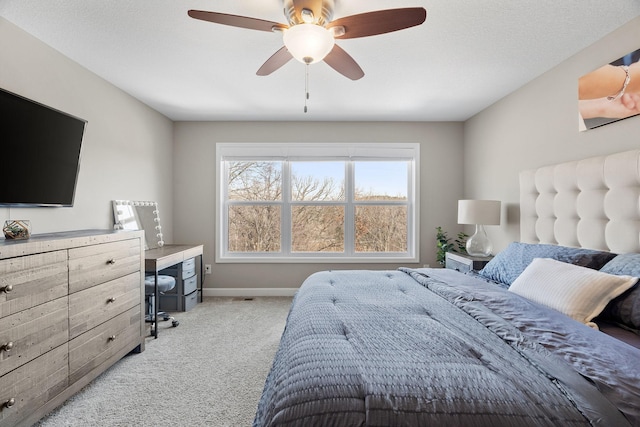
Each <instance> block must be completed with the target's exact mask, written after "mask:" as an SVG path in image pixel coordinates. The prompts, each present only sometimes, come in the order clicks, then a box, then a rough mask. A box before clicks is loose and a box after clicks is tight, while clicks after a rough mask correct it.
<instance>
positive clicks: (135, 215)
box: [113, 200, 164, 249]
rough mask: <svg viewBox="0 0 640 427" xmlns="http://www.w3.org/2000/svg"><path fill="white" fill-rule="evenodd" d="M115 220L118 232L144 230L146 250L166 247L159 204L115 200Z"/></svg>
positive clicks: (115, 227)
mask: <svg viewBox="0 0 640 427" xmlns="http://www.w3.org/2000/svg"><path fill="white" fill-rule="evenodd" d="M113 218H114V226H113V228H114V229H116V230H144V236H145V240H146V242H145V249H154V248H159V247H161V246H164V241H163V240H162V226H161V225H160V213H159V211H158V203H157V202H144V201H131V200H114V201H113Z"/></svg>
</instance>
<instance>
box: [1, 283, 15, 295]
mask: <svg viewBox="0 0 640 427" xmlns="http://www.w3.org/2000/svg"><path fill="white" fill-rule="evenodd" d="M12 290H13V285H7V286H3V287H1V288H0V292H4V293H5V294H8V293H9V292H11V291H12Z"/></svg>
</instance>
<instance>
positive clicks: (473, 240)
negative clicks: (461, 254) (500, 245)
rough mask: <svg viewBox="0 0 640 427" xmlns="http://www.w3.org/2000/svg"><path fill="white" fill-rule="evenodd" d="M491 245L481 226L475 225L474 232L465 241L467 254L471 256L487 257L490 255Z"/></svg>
mask: <svg viewBox="0 0 640 427" xmlns="http://www.w3.org/2000/svg"><path fill="white" fill-rule="evenodd" d="M492 250H493V245H492V244H491V240H489V237H488V236H487V233H486V231H484V227H483V226H482V225H481V224H477V225H476V232H475V233H474V235H473V236H471V237H469V238H468V239H467V253H468V254H469V255H471V256H482V257H487V256H489V255H491V251H492Z"/></svg>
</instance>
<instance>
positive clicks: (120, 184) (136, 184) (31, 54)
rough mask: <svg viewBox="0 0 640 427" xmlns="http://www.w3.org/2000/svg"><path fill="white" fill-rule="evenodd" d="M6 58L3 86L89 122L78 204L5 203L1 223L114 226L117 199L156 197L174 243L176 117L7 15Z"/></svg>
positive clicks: (1, 49)
mask: <svg viewBox="0 0 640 427" xmlns="http://www.w3.org/2000/svg"><path fill="white" fill-rule="evenodd" d="M0 58H1V61H0V64H1V65H0V87H2V88H3V89H6V90H9V91H11V92H14V93H17V94H19V95H22V96H24V97H26V98H30V99H33V100H35V101H38V102H40V103H42V104H45V105H48V106H51V107H53V108H56V109H58V110H61V111H64V112H66V113H69V114H72V115H75V116H78V117H81V118H83V119H85V120H87V121H88V125H87V127H86V130H85V135H84V140H83V147H82V159H81V165H80V174H79V177H78V186H77V190H76V198H75V203H74V206H73V207H72V208H22V209H18V208H11V209H9V208H0V223H4V220H6V219H9V218H11V219H29V220H31V224H32V228H33V230H32V231H33V233H48V232H56V231H67V230H74V229H86V228H101V229H105V228H112V227H113V214H112V208H111V200H112V199H131V200H157V201H158V203H159V205H160V210H161V214H162V220H163V223H164V224H165V225H164V227H163V228H164V230H163V231H165V233H166V236H165V237H166V240H167V241H168V242H171V238H172V232H171V225H172V222H173V219H172V204H173V199H172V185H173V173H172V160H171V155H172V150H173V124H172V122H171V121H170V120H169V119H167V118H166V117H164V116H163V115H161V114H159V113H158V112H156V111H154V110H152V109H150V108H149V107H147V106H145V105H144V104H142V103H141V102H139V101H137V100H136V99H134V98H133V97H131V96H129V95H127V94H126V93H124V92H123V91H121V90H120V89H117V88H116V87H114V86H113V85H111V84H110V83H108V82H106V81H105V80H103V79H101V78H99V77H98V76H96V75H95V74H93V73H91V72H90V71H88V70H87V69H85V68H82V67H81V66H79V65H78V64H77V63H75V62H73V61H72V60H70V59H69V58H67V57H65V56H64V55H62V54H60V53H59V52H58V51H56V50H54V49H52V48H51V47H49V46H47V45H45V44H44V43H42V42H41V41H39V40H38V39H36V38H35V37H33V36H31V35H30V34H28V33H26V32H24V31H23V30H21V29H19V28H18V27H16V26H15V25H13V24H12V23H10V22H8V21H6V20H5V19H3V18H0ZM16 150H19V147H16ZM7 184H10V185H19V184H20V183H3V185H7Z"/></svg>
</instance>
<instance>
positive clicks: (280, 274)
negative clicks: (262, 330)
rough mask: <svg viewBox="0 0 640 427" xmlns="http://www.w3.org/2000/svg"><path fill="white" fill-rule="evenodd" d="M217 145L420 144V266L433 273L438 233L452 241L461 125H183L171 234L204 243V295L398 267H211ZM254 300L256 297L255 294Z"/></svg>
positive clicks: (178, 138)
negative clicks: (332, 272)
mask: <svg viewBox="0 0 640 427" xmlns="http://www.w3.org/2000/svg"><path fill="white" fill-rule="evenodd" d="M216 142H264V143H269V142H374V143H375V142H419V143H420V144H421V146H420V155H421V159H420V163H421V171H420V180H421V181H420V182H421V188H420V191H421V195H420V197H421V207H420V215H421V218H420V219H421V224H420V227H421V233H420V234H421V236H422V240H421V242H420V263H419V264H416V265H415V266H418V265H419V266H422V265H423V264H431V265H435V227H436V226H438V225H441V226H443V227H444V228H445V229H447V230H450V233H451V235H455V234H456V233H457V231H458V229H459V226H458V225H457V221H456V217H455V212H456V208H457V200H458V198H459V197H460V195H461V194H462V175H461V164H462V159H463V153H462V142H463V134H462V124H461V123H369V122H367V123H346V122H345V123H342V122H339V123H334V122H332V123H318V122H309V123H305V122H291V123H270V122H252V123H246V122H243V123H239V122H224V123H222V122H216V123H211V122H181V123H176V124H175V146H174V150H175V151H174V154H175V156H174V168H175V180H174V183H175V187H174V200H175V208H174V233H175V240H177V241H180V242H182V243H198V242H200V243H204V245H205V257H204V258H205V263H208V264H213V274H212V275H211V276H207V277H206V280H207V283H206V284H205V286H206V287H213V288H297V287H298V286H299V285H300V283H301V282H302V280H304V278H305V277H306V276H308V275H309V274H311V273H312V272H315V271H319V270H326V269H354V268H367V269H380V268H395V267H397V265H396V264H338V265H331V264H281V263H279V264H265V263H263V264H229V263H226V264H225V263H220V264H214V260H215V252H214V249H215V248H214V237H215V234H214V229H215V211H214V209H215V185H216V170H215V158H216V153H215V144H216ZM254 293H255V292H254Z"/></svg>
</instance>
